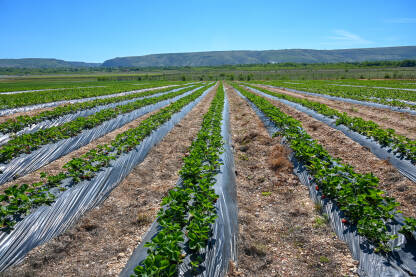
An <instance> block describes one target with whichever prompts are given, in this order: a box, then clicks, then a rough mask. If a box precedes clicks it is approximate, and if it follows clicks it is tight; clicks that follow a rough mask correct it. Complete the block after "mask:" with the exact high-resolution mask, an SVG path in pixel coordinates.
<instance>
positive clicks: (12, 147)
mask: <svg viewBox="0 0 416 277" xmlns="http://www.w3.org/2000/svg"><path fill="white" fill-rule="evenodd" d="M188 90H190V88H186V89H184V90H179V91H175V92H171V93H168V94H164V95H161V96H158V97H154V98H146V99H140V100H137V101H134V102H131V103H127V104H125V105H121V106H118V107H115V108H110V109H105V110H101V111H99V112H97V113H95V114H92V115H90V116H87V117H79V118H77V119H75V120H73V121H70V122H67V123H64V124H62V125H59V126H54V127H51V128H47V129H42V130H39V131H37V132H35V133H30V134H23V135H21V136H18V137H15V138H13V139H12V140H10V141H9V142H7V143H6V144H5V145H3V146H2V147H1V148H0V162H2V163H8V162H10V160H12V159H13V158H15V157H17V156H19V155H21V154H23V153H25V154H28V153H31V152H32V151H34V150H36V149H39V148H40V147H41V146H43V145H46V144H48V143H53V142H57V141H59V140H62V139H67V138H70V137H74V136H77V135H78V134H80V133H81V132H82V131H83V130H85V129H92V128H94V127H96V126H98V125H101V124H102V123H104V122H105V121H108V120H110V119H112V118H115V117H117V116H119V115H121V114H125V113H129V112H132V111H134V110H136V109H139V108H142V107H144V106H148V105H151V104H155V103H158V102H160V101H163V100H167V99H171V98H174V97H176V96H179V95H181V94H183V93H185V92H186V91H188Z"/></svg>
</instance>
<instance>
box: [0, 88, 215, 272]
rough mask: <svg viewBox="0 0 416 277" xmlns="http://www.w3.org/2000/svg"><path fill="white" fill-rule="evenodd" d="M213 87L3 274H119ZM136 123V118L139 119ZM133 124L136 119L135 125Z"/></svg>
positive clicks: (172, 178) (169, 183) (171, 181)
mask: <svg viewBox="0 0 416 277" xmlns="http://www.w3.org/2000/svg"><path fill="white" fill-rule="evenodd" d="M214 91H215V90H212V91H211V92H210V93H209V94H208V95H207V96H206V97H205V98H204V99H202V101H201V102H200V103H198V105H197V106H196V107H195V108H194V109H193V110H192V111H191V112H190V113H189V114H188V115H187V116H185V118H184V119H182V120H181V121H180V122H179V124H177V125H176V126H175V127H174V128H173V129H172V130H171V131H170V132H169V133H168V134H167V135H166V137H165V138H164V139H163V140H162V142H160V143H159V144H158V145H156V146H155V147H153V149H152V150H151V151H150V152H149V154H148V156H147V157H146V159H145V160H144V161H143V162H142V163H141V164H140V165H138V166H137V167H136V168H135V169H133V171H132V172H131V173H130V174H129V175H128V176H127V177H126V178H125V179H124V180H123V181H122V182H121V184H120V185H119V186H117V187H116V188H115V189H114V190H113V191H112V192H111V194H110V196H109V197H108V198H107V199H106V200H105V201H104V202H103V203H102V204H101V205H100V206H98V207H96V208H94V209H93V210H91V211H89V212H88V213H86V214H85V215H84V216H83V218H82V219H81V220H80V221H79V222H78V223H76V224H75V226H73V227H71V228H70V229H69V230H67V231H66V232H65V233H64V234H62V235H60V236H58V237H56V238H54V239H52V240H51V241H49V242H48V243H46V244H44V245H42V246H40V247H37V248H35V249H33V250H32V251H31V252H30V253H29V254H28V255H27V256H26V257H25V259H24V260H23V262H22V263H21V264H19V265H17V266H14V267H12V268H10V269H9V270H7V271H6V272H5V273H3V275H0V276H51V277H52V276H53V277H55V276H118V274H119V273H120V271H121V270H122V269H123V267H124V265H125V263H126V262H127V260H128V259H129V257H130V255H131V254H132V252H133V250H134V248H135V247H136V246H137V245H138V243H139V242H140V240H141V238H142V237H143V236H144V234H145V233H146V231H147V230H148V228H149V227H150V225H151V223H152V222H153V221H154V220H155V218H156V214H157V212H158V211H159V208H160V202H161V199H162V198H163V197H164V196H165V195H166V193H167V191H168V190H169V189H171V188H173V187H174V186H175V184H176V181H177V179H178V171H179V169H180V168H181V166H182V157H183V156H184V154H185V153H186V152H187V149H188V147H189V146H190V145H191V143H192V140H193V139H194V138H195V136H196V134H197V132H198V131H199V128H200V125H201V123H202V116H203V115H204V114H205V113H206V112H207V111H208V109H209V104H210V102H211V101H212V99H213V97H214V95H215V93H214ZM136 125H137V122H136ZM133 126H134V125H133Z"/></svg>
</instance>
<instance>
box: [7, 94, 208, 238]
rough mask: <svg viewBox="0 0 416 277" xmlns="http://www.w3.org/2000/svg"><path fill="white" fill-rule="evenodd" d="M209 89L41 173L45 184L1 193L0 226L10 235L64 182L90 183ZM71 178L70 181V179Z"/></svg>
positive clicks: (177, 102)
mask: <svg viewBox="0 0 416 277" xmlns="http://www.w3.org/2000/svg"><path fill="white" fill-rule="evenodd" d="M206 89H207V87H206V86H205V87H202V88H200V89H198V90H197V91H195V92H193V93H192V94H190V95H188V96H185V97H183V98H181V99H179V100H178V101H176V102H174V103H172V104H170V105H168V106H167V107H165V108H163V109H161V110H160V111H159V112H157V113H156V114H154V115H151V116H150V117H148V118H147V119H145V120H143V121H142V122H141V123H140V124H139V125H138V126H137V127H135V128H132V129H129V130H127V131H125V132H123V133H121V134H118V135H117V136H116V138H115V139H114V140H112V141H111V142H110V143H108V144H102V145H98V146H97V147H95V148H93V149H91V150H89V151H88V152H87V153H85V154H84V155H82V156H80V157H77V158H73V159H72V160H70V161H69V162H68V163H66V164H65V165H64V166H63V169H62V171H61V172H60V173H58V174H55V175H48V174H46V173H41V177H42V178H43V181H41V182H37V183H32V184H22V185H13V186H10V187H9V188H7V189H5V191H4V193H3V194H0V202H1V209H0V226H1V228H2V229H1V230H2V231H4V232H9V231H10V230H12V229H13V226H14V225H15V224H16V222H17V221H18V220H20V219H21V218H22V217H23V216H25V215H26V214H29V213H30V212H31V211H33V209H34V208H36V207H39V206H41V205H45V204H47V205H49V204H51V203H52V202H54V200H55V197H56V196H55V195H54V194H52V193H51V190H52V189H53V188H59V189H60V190H65V189H66V187H65V186H64V183H65V182H64V180H66V179H67V180H69V181H67V180H66V182H67V183H68V182H69V185H68V186H71V187H72V186H75V185H77V184H78V183H80V182H82V181H84V180H91V179H92V178H94V176H96V175H97V173H98V172H99V171H101V170H103V169H104V168H106V167H108V166H111V165H110V162H111V161H112V160H115V159H117V158H118V157H120V156H121V155H123V153H128V152H130V151H132V150H134V149H135V148H136V147H137V146H138V145H139V144H140V143H141V142H142V141H143V139H144V138H146V137H147V136H149V135H150V134H151V133H152V131H153V130H155V129H157V128H158V127H159V126H161V125H162V124H163V123H165V122H167V121H168V120H169V119H170V118H171V117H172V115H173V114H175V113H177V112H179V111H180V110H181V109H182V108H183V107H184V106H186V105H187V104H189V103H190V102H192V101H194V100H195V99H197V98H198V97H199V96H201V95H202V94H203V92H204V91H205V90H206ZM68 178H69V179H68Z"/></svg>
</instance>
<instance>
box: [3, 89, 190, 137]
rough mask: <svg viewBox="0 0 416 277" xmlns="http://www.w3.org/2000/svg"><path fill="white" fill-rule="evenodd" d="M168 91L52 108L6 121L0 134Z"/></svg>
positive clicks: (161, 90)
mask: <svg viewBox="0 0 416 277" xmlns="http://www.w3.org/2000/svg"><path fill="white" fill-rule="evenodd" d="M181 87H183V86H179V87H176V88H181ZM169 90H172V87H169V88H163V89H157V90H149V91H145V92H143V91H141V92H137V93H132V94H128V95H124V96H117V97H111V98H104V99H96V100H92V101H88V102H83V103H74V104H69V105H64V106H59V107H56V108H54V109H53V110H47V111H43V112H40V113H39V114H36V115H34V116H28V115H21V116H18V117H15V118H11V119H7V120H6V121H4V122H2V123H0V133H3V134H6V133H16V132H18V131H20V130H22V129H24V128H25V127H28V126H31V125H32V124H36V123H39V122H41V121H44V120H51V119H54V118H58V117H61V116H64V115H67V114H72V113H76V112H78V111H81V110H88V109H92V108H94V107H97V106H101V105H108V104H111V103H117V102H121V101H126V100H130V99H134V98H137V97H144V96H149V95H153V94H157V93H161V92H165V91H169Z"/></svg>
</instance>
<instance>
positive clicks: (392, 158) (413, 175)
mask: <svg viewBox="0 0 416 277" xmlns="http://www.w3.org/2000/svg"><path fill="white" fill-rule="evenodd" d="M246 88H248V89H250V90H252V91H254V92H256V93H258V94H260V95H262V96H264V97H267V98H269V99H273V100H276V101H279V102H281V103H283V104H285V105H288V106H290V107H292V108H294V109H296V110H298V111H300V112H303V113H305V114H307V115H309V116H311V117H313V118H315V119H317V120H319V121H321V122H323V123H325V124H327V125H328V126H330V127H331V128H334V129H337V130H340V131H341V132H343V133H344V134H345V135H346V136H348V137H349V138H351V139H352V140H354V141H355V142H358V143H359V144H360V145H362V146H365V147H367V148H368V149H370V151H371V152H372V153H373V154H374V155H376V156H377V157H378V158H380V159H382V160H388V161H389V162H390V163H391V164H392V165H393V166H394V167H396V168H397V169H398V170H399V171H400V173H401V174H403V175H404V176H406V177H407V178H409V179H410V180H411V181H413V182H416V166H415V165H413V164H412V163H411V161H410V160H406V159H403V158H401V157H400V153H398V154H394V151H393V150H392V149H391V148H388V147H382V146H381V145H380V144H379V143H378V142H377V141H376V140H374V139H372V138H368V137H366V136H364V135H361V134H359V133H356V132H354V131H352V130H350V129H349V128H348V127H346V126H345V125H336V124H335V121H336V119H332V118H329V117H327V116H324V115H322V114H320V113H318V112H315V111H314V110H312V109H309V108H307V107H304V106H302V105H301V104H297V103H294V102H290V101H288V100H285V99H281V98H279V97H276V96H273V95H270V94H267V93H264V92H262V91H260V90H257V89H254V88H251V87H246Z"/></svg>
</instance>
